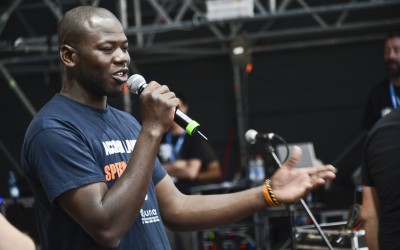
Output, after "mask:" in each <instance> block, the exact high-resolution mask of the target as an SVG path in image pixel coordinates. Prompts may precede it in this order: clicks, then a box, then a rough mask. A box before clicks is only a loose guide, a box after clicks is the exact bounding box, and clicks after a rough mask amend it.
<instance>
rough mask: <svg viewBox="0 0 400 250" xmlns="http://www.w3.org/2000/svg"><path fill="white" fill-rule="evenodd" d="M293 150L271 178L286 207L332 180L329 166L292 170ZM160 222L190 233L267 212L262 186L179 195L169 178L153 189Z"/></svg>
mask: <svg viewBox="0 0 400 250" xmlns="http://www.w3.org/2000/svg"><path fill="white" fill-rule="evenodd" d="M299 150H300V148H298V147H296V148H295V150H293V151H294V152H293V154H292V156H291V158H290V160H289V161H288V162H286V163H285V165H284V166H283V167H282V168H280V169H279V170H277V172H276V173H275V174H274V176H273V177H272V178H271V180H272V187H273V191H274V192H275V195H276V198H277V200H278V201H280V202H283V203H286V204H290V203H293V202H295V201H297V200H299V199H300V198H301V197H304V196H305V195H306V194H307V193H308V192H309V191H311V190H312V189H314V188H316V187H318V186H321V185H323V184H324V179H333V178H334V177H335V174H334V171H335V170H334V168H333V167H332V166H330V165H325V166H319V167H311V168H301V169H293V167H294V166H295V165H296V164H297V162H298V161H299V159H300V158H299V157H300V151H299ZM156 192H157V199H158V203H159V206H160V211H161V214H162V217H163V218H164V222H165V224H166V225H167V227H169V228H170V229H172V230H179V231H191V230H201V229H206V228H213V227H217V226H222V225H226V224H229V223H232V222H234V221H238V220H240V219H243V218H246V217H247V216H250V215H252V214H254V213H256V212H260V211H262V210H264V209H265V208H267V206H268V204H267V202H266V200H265V198H264V196H263V186H260V187H255V188H251V189H248V190H245V191H241V192H236V193H230V194H219V195H183V194H181V193H180V192H179V191H178V190H177V189H176V188H175V186H174V184H173V182H172V180H171V179H170V177H169V176H167V177H165V178H164V179H162V180H161V181H160V182H159V183H157V185H156Z"/></svg>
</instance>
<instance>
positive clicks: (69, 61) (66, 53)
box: [60, 44, 76, 67]
mask: <svg viewBox="0 0 400 250" xmlns="http://www.w3.org/2000/svg"><path fill="white" fill-rule="evenodd" d="M75 51H76V50H75V49H74V48H72V47H71V46H69V45H66V44H64V45H62V46H61V48H60V58H61V60H62V61H63V63H64V65H65V66H67V67H73V66H75V63H76V61H75V60H76V57H75V56H74V55H75Z"/></svg>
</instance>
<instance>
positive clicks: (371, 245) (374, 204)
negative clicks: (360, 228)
mask: <svg viewBox="0 0 400 250" xmlns="http://www.w3.org/2000/svg"><path fill="white" fill-rule="evenodd" d="M362 193H363V195H362V206H361V219H362V220H364V228H365V240H366V242H367V246H368V249H369V250H379V244H378V240H379V239H378V232H379V216H378V214H379V209H380V205H379V200H378V198H377V195H376V189H375V188H374V187H368V186H363V190H362Z"/></svg>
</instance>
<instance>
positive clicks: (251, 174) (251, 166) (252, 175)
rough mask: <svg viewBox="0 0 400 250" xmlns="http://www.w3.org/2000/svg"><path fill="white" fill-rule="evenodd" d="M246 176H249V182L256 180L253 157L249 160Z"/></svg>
mask: <svg viewBox="0 0 400 250" xmlns="http://www.w3.org/2000/svg"><path fill="white" fill-rule="evenodd" d="M248 171H249V172H248V174H249V179H250V180H251V181H256V180H257V172H256V161H255V160H254V158H253V157H251V158H250V160H249V169H248Z"/></svg>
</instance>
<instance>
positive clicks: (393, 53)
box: [384, 37, 400, 77]
mask: <svg viewBox="0 0 400 250" xmlns="http://www.w3.org/2000/svg"><path fill="white" fill-rule="evenodd" d="M384 58H385V62H386V67H387V69H388V71H389V74H390V76H391V77H400V37H392V38H390V39H388V40H387V41H386V42H385V51H384Z"/></svg>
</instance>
